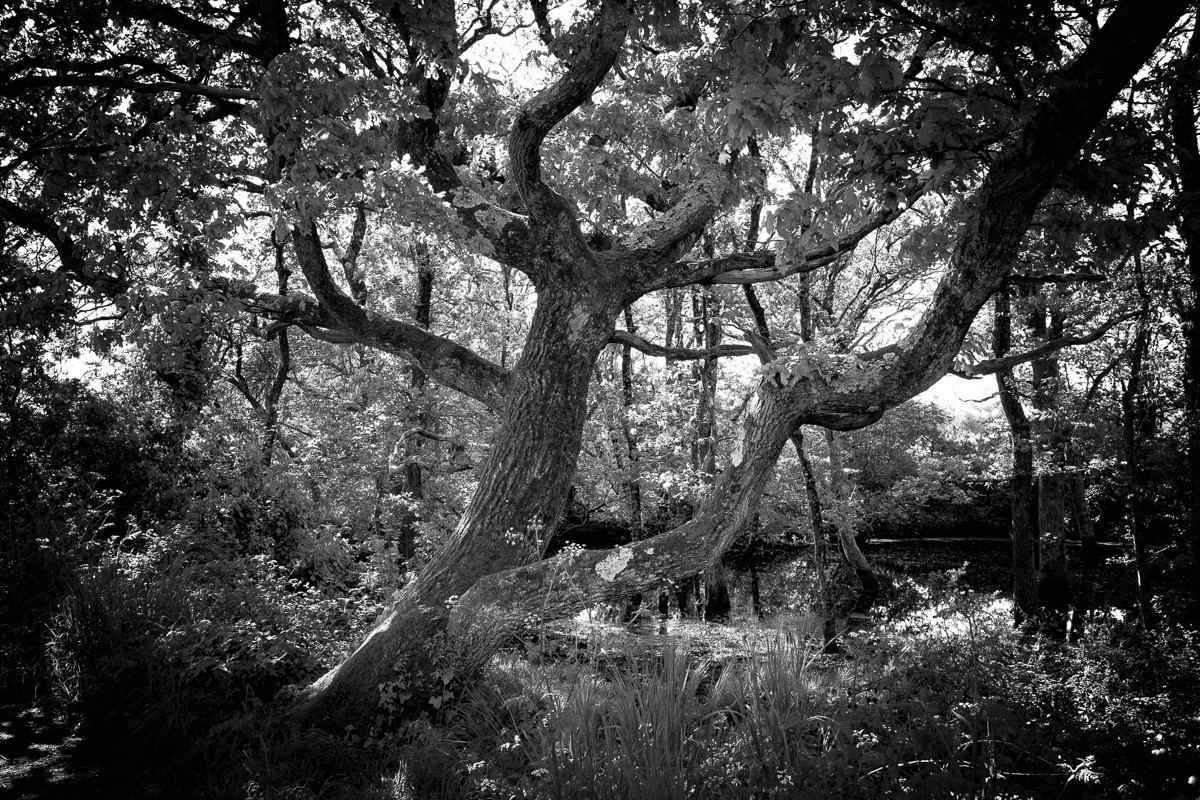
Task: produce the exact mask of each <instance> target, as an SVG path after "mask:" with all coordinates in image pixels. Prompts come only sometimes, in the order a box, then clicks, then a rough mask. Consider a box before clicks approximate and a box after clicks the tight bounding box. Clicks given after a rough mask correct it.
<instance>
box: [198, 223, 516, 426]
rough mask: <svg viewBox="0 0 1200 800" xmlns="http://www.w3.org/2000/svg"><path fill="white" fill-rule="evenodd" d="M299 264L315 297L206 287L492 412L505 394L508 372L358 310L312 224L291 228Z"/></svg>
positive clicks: (227, 285)
mask: <svg viewBox="0 0 1200 800" xmlns="http://www.w3.org/2000/svg"><path fill="white" fill-rule="evenodd" d="M293 236H294V241H295V250H296V256H297V260H298V261H299V263H300V268H301V270H302V271H303V272H304V276H305V278H306V279H307V280H308V284H309V286H310V287H311V288H312V290H313V292H314V293H315V294H316V296H317V298H318V301H319V302H316V301H313V300H312V299H310V298H306V297H303V296H300V295H294V294H293V295H288V296H287V297H281V296H279V295H267V294H262V293H259V292H258V291H257V290H256V289H255V288H254V287H253V286H252V285H249V284H241V283H236V282H233V281H213V282H211V286H212V287H213V288H216V289H219V290H221V291H223V292H225V293H226V294H229V295H230V296H232V297H236V298H238V299H239V300H241V301H243V302H244V303H245V304H246V305H247V307H248V308H250V309H251V310H252V311H256V312H258V313H262V314H265V315H267V316H271V317H273V318H275V319H281V320H284V321H288V322H292V323H294V324H297V325H299V326H300V328H301V330H304V331H305V332H306V333H309V334H310V335H312V336H313V337H314V338H317V339H321V340H323V341H329V342H333V343H335V344H345V343H350V342H354V343H357V344H362V345H366V346H368V347H373V348H376V349H379V350H383V351H385V352H388V353H392V354H394V355H397V356H399V357H401V358H403V359H405V360H406V361H410V362H412V363H415V364H417V365H418V366H420V367H421V369H423V370H424V371H425V373H426V374H428V375H429V376H430V377H431V378H433V379H434V380H436V381H437V382H438V383H441V384H442V385H443V386H447V387H449V388H451V389H454V390H455V391H458V392H461V393H462V394H465V395H467V396H468V397H471V398H473V399H475V400H478V401H479V402H481V403H483V404H484V405H486V406H487V407H488V408H491V409H493V410H498V409H499V408H500V407H501V406H502V405H503V403H504V398H505V395H506V394H507V392H508V384H509V372H508V370H506V369H504V368H503V367H501V366H499V365H497V364H494V363H492V362H491V361H488V360H487V359H486V358H483V357H482V356H480V355H479V354H477V353H475V352H474V351H472V350H470V349H469V348H466V347H463V346H462V345H460V344H458V343H457V342H453V341H451V340H449V339H446V338H443V337H441V336H436V335H434V334H432V333H429V332H428V331H426V330H424V329H423V328H421V327H419V326H417V325H413V324H411V323H407V322H401V321H400V320H396V319H391V318H389V317H385V316H383V315H381V314H378V313H375V312H374V311H370V310H368V309H365V308H362V307H361V306H359V305H358V304H357V303H355V302H354V300H353V299H352V298H350V297H349V296H347V295H346V294H344V293H343V292H342V291H341V289H339V288H338V287H337V284H335V283H334V281H333V277H332V276H331V275H330V272H329V265H328V263H327V262H326V261H325V254H324V252H323V251H322V250H321V246H320V243H319V241H318V239H317V234H316V230H315V228H314V229H312V230H311V232H310V233H308V234H302V233H300V232H299V231H295V232H294V234H293Z"/></svg>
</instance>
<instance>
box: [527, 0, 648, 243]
mask: <svg viewBox="0 0 1200 800" xmlns="http://www.w3.org/2000/svg"><path fill="white" fill-rule="evenodd" d="M632 19H633V17H632V14H631V13H630V4H629V3H628V2H627V0H603V3H602V5H601V8H600V14H599V17H598V18H597V19H596V22H595V24H594V27H593V31H592V35H591V38H590V40H589V42H588V43H587V46H586V47H585V48H584V49H583V51H582V52H580V53H578V54H577V55H576V56H575V57H574V58H573V59H572V63H571V65H570V66H569V67H568V68H567V71H566V73H564V74H563V76H562V77H561V78H559V79H558V80H557V81H555V82H554V83H553V84H552V85H550V86H549V87H547V88H545V89H543V90H542V91H541V92H539V93H538V94H537V95H536V96H535V97H534V98H533V99H532V100H530V101H529V102H527V103H526V104H525V105H524V106H522V107H521V110H520V111H518V112H517V117H516V119H515V120H513V125H512V130H511V131H510V132H509V136H508V158H509V177H511V178H512V180H513V182H514V183H515V184H516V187H517V191H518V193H519V194H520V196H521V199H522V201H524V203H525V206H526V208H528V209H529V213H530V217H531V218H532V219H533V220H535V221H536V222H539V223H547V224H548V223H552V222H553V221H554V220H556V219H557V218H558V217H560V216H566V217H568V218H569V219H570V220H572V221H574V219H575V213H574V210H573V209H571V208H569V206H568V204H567V201H566V200H564V199H563V198H562V196H561V195H559V194H558V193H556V192H554V191H553V190H552V189H551V188H550V187H549V186H547V185H546V184H545V183H544V182H543V180H542V154H541V148H542V142H543V140H545V138H546V136H547V134H549V133H550V131H551V130H553V128H554V126H556V125H558V123H560V122H562V121H563V120H564V119H566V117H567V115H568V114H570V113H571V112H572V111H574V110H575V109H576V108H578V107H579V106H580V105H581V104H583V103H584V102H586V101H587V100H588V98H590V97H591V96H592V92H594V91H595V90H596V88H597V87H598V86H599V85H600V83H601V81H603V80H604V78H605V76H607V75H608V72H609V70H610V69H612V66H613V64H615V63H616V61H617V56H618V55H620V53H621V47H622V46H623V45H624V44H625V36H626V33H627V32H628V30H629V25H630V22H631V21H632Z"/></svg>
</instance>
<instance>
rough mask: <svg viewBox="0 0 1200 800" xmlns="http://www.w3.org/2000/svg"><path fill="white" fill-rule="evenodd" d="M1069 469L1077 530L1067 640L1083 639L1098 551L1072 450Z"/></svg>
mask: <svg viewBox="0 0 1200 800" xmlns="http://www.w3.org/2000/svg"><path fill="white" fill-rule="evenodd" d="M1071 465H1072V467H1073V470H1072V473H1071V481H1070V484H1071V485H1070V492H1069V494H1068V497H1069V498H1070V501H1071V513H1072V515H1073V516H1074V518H1075V526H1076V528H1078V530H1079V550H1080V561H1081V565H1080V570H1079V586H1078V587H1077V588H1076V590H1075V602H1074V604H1073V606H1072V609H1071V630H1070V637H1071V641H1079V640H1080V639H1082V638H1083V635H1084V630H1085V627H1086V625H1087V616H1088V614H1089V613H1090V612H1091V610H1092V594H1093V589H1094V588H1095V582H1096V569H1097V567H1099V566H1100V548H1099V547H1098V546H1097V544H1096V529H1095V526H1094V525H1093V524H1092V514H1091V510H1090V509H1089V508H1088V501H1087V480H1086V478H1085V477H1084V473H1083V469H1082V467H1081V465H1080V464H1079V457H1078V454H1077V453H1075V452H1074V450H1072V459H1071Z"/></svg>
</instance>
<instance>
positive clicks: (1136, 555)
mask: <svg viewBox="0 0 1200 800" xmlns="http://www.w3.org/2000/svg"><path fill="white" fill-rule="evenodd" d="M1134 263H1135V265H1136V268H1137V273H1138V284H1139V287H1142V281H1141V270H1140V258H1138V257H1137V256H1135V258H1134ZM1142 299H1143V304H1145V302H1146V301H1147V296H1146V294H1145V292H1144V291H1143V295H1142ZM1149 343H1150V334H1149V331H1147V330H1146V320H1145V318H1144V317H1143V318H1142V319H1140V320H1138V332H1137V335H1136V336H1135V337H1134V342H1133V350H1132V351H1131V352H1130V354H1129V381H1128V383H1126V384H1125V388H1124V391H1122V392H1121V422H1122V427H1123V429H1124V439H1125V481H1126V491H1127V493H1128V503H1129V537H1130V539H1132V541H1133V566H1134V572H1135V574H1136V576H1137V601H1138V613H1139V616H1140V618H1141V622H1142V626H1143V627H1145V628H1151V627H1153V626H1154V623H1155V615H1154V607H1153V606H1152V605H1151V602H1150V598H1151V596H1152V591H1151V587H1150V576H1149V571H1148V565H1147V558H1146V542H1145V533H1144V531H1143V530H1142V525H1141V516H1142V509H1141V448H1140V447H1138V429H1139V424H1140V423H1139V419H1138V416H1139V414H1138V411H1139V408H1138V406H1139V402H1138V397H1139V395H1140V390H1141V380H1142V361H1143V359H1144V358H1145V354H1146V349H1147V348H1148V347H1149Z"/></svg>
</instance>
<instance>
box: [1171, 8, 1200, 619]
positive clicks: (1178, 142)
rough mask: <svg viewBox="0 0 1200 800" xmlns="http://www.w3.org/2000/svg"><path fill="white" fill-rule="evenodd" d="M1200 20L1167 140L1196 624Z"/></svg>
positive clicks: (1178, 78)
mask: <svg viewBox="0 0 1200 800" xmlns="http://www.w3.org/2000/svg"><path fill="white" fill-rule="evenodd" d="M1198 63H1200V19H1197V20H1196V21H1194V22H1193V23H1192V34H1191V37H1190V38H1189V40H1188V48H1187V52H1186V54H1185V56H1184V58H1183V59H1182V60H1181V61H1180V63H1179V64H1178V66H1177V67H1176V71H1175V82H1174V85H1173V86H1172V88H1171V94H1170V98H1169V103H1170V111H1171V137H1172V142H1173V144H1174V145H1175V147H1174V152H1175V158H1176V161H1177V163H1178V165H1179V196H1178V197H1177V198H1176V208H1177V210H1178V214H1179V221H1180V224H1179V232H1180V234H1181V236H1182V237H1183V242H1184V248H1185V252H1186V253H1187V263H1188V276H1189V279H1190V283H1191V289H1192V293H1191V302H1190V303H1188V304H1187V305H1186V306H1185V307H1184V311H1183V335H1184V366H1183V404H1184V420H1185V423H1186V425H1187V435H1188V444H1187V454H1188V455H1187V458H1188V471H1189V473H1190V474H1189V482H1190V489H1191V531H1190V533H1191V537H1190V538H1191V545H1192V567H1193V578H1192V586H1193V588H1194V591H1195V593H1196V602H1195V609H1196V614H1197V617H1198V618H1200V139H1198V137H1197V125H1196V98H1197V92H1198V89H1200V80H1197V78H1196V72H1197V64H1198Z"/></svg>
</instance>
